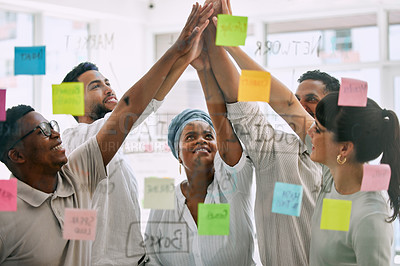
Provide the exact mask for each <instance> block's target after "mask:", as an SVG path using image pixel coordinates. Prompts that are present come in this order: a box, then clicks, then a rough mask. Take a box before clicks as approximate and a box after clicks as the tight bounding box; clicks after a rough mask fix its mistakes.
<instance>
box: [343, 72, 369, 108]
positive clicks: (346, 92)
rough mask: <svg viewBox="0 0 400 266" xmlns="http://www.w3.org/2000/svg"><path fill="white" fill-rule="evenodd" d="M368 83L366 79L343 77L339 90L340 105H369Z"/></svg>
mask: <svg viewBox="0 0 400 266" xmlns="http://www.w3.org/2000/svg"><path fill="white" fill-rule="evenodd" d="M367 92H368V83H367V82H366V81H362V80H358V79H350V78H342V84H341V85H340V90H339V101H338V105H340V106H360V107H365V106H367Z"/></svg>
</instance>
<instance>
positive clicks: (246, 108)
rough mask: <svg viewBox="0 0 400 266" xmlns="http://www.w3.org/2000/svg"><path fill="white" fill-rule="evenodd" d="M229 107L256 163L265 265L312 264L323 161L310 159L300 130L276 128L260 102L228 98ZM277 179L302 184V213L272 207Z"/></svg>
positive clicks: (260, 243) (259, 232) (257, 216)
mask: <svg viewBox="0 0 400 266" xmlns="http://www.w3.org/2000/svg"><path fill="white" fill-rule="evenodd" d="M227 109H228V119H229V120H230V121H231V122H232V124H233V126H234V128H235V130H236V134H237V136H238V137H239V139H240V140H241V141H242V142H243V144H244V146H245V148H246V152H247V153H248V155H249V156H250V158H251V160H252V161H253V163H254V167H255V172H256V187H257V188H256V202H255V221H256V229H257V239H258V246H259V251H260V257H261V261H262V263H263V265H271V266H279V265H282V266H298V265H308V255H309V250H310V236H311V217H312V215H313V211H314V207H315V202H316V198H317V195H318V193H319V189H320V182H321V176H322V173H321V166H320V165H318V164H316V163H314V162H312V161H311V159H310V156H309V152H308V151H307V147H306V145H304V144H303V143H302V142H301V141H300V140H299V138H298V137H297V136H296V135H293V134H288V133H285V132H282V131H278V130H275V129H274V128H273V127H272V126H271V124H270V123H269V122H268V121H267V118H266V116H265V115H264V114H263V113H262V112H261V110H260V108H259V106H258V104H257V103H250V102H237V103H234V104H228V105H227ZM276 182H284V183H290V184H296V185H301V186H302V187H303V200H302V204H301V213H300V216H299V217H296V216H289V215H284V214H278V213H272V212H271V209H272V199H273V192H274V187H275V183H276Z"/></svg>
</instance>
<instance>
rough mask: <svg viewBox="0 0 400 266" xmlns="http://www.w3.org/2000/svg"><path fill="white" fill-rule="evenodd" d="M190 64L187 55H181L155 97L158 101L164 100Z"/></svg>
mask: <svg viewBox="0 0 400 266" xmlns="http://www.w3.org/2000/svg"><path fill="white" fill-rule="evenodd" d="M189 64H190V62H189V61H188V60H187V58H186V56H182V57H180V58H179V59H178V60H177V61H176V62H175V64H174V65H173V66H172V68H171V70H170V71H169V73H168V75H167V77H166V79H165V80H164V82H163V83H162V85H161V87H160V89H159V90H158V92H157V93H156V95H155V97H154V99H156V100H158V101H162V100H164V98H165V96H166V95H167V94H168V93H169V92H170V91H171V89H172V87H173V86H174V85H175V83H176V82H177V81H178V79H179V78H180V76H181V75H182V73H183V72H184V71H185V70H186V68H187V66H188V65H189Z"/></svg>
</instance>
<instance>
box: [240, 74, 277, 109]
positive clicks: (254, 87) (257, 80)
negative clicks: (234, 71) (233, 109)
mask: <svg viewBox="0 0 400 266" xmlns="http://www.w3.org/2000/svg"><path fill="white" fill-rule="evenodd" d="M270 94H271V73H269V72H266V71H257V70H242V74H241V75H240V80H239V91H238V101H240V102H253V101H254V102H255V101H260V102H269V96H270Z"/></svg>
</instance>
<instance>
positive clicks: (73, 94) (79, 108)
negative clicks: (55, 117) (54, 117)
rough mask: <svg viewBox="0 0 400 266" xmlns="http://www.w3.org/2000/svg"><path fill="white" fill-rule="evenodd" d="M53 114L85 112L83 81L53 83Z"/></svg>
mask: <svg viewBox="0 0 400 266" xmlns="http://www.w3.org/2000/svg"><path fill="white" fill-rule="evenodd" d="M52 88H53V114H70V115H76V116H81V115H84V114H85V102H84V100H85V99H84V97H85V96H84V87H83V83H82V82H64V83H61V84H53V85H52Z"/></svg>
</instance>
